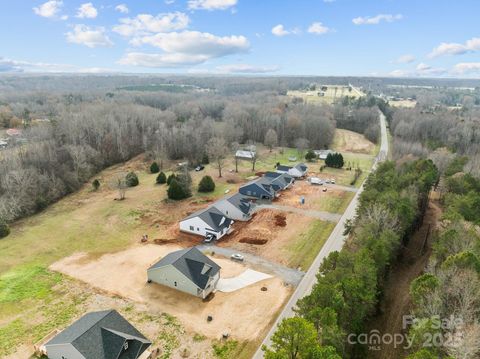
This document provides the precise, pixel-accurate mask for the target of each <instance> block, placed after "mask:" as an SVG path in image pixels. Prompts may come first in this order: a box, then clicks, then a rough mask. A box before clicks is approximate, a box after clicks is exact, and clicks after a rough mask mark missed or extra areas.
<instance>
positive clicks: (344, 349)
mask: <svg viewBox="0 0 480 359" xmlns="http://www.w3.org/2000/svg"><path fill="white" fill-rule="evenodd" d="M437 177H438V171H437V169H436V168H435V165H434V164H433V162H432V161H430V160H416V161H413V162H407V163H404V164H403V165H401V166H398V167H396V166H395V164H394V163H393V162H386V163H383V164H381V165H380V166H379V167H378V169H377V170H376V172H374V173H372V174H371V175H370V176H369V177H368V179H367V181H366V184H365V190H364V192H363V193H362V194H361V196H360V204H359V209H358V212H357V216H356V218H355V220H354V222H353V223H349V224H348V225H347V227H346V233H347V234H348V235H349V237H348V240H347V241H346V243H345V245H344V247H343V249H342V250H341V251H340V252H333V253H331V254H330V255H329V256H328V257H327V258H326V259H325V260H324V262H323V263H322V265H321V267H320V270H319V273H318V274H317V283H316V284H315V285H314V287H313V289H312V292H311V294H309V295H308V296H306V297H304V298H302V299H301V300H299V302H298V303H297V310H296V313H297V318H293V319H286V320H285V321H284V322H283V323H282V325H281V326H280V332H277V333H279V334H277V333H276V334H275V335H274V336H273V339H272V341H273V346H272V349H267V350H266V357H267V358H311V359H316V358H349V357H352V358H353V357H363V356H364V355H365V350H366V348H364V347H362V346H361V345H355V344H354V343H348V341H347V338H348V336H349V335H350V334H354V335H358V334H360V333H362V332H363V331H364V330H365V323H366V322H367V320H368V319H369V318H371V316H372V315H373V314H374V313H375V310H376V306H377V304H378V301H379V297H380V295H381V292H382V287H383V285H384V278H385V275H386V273H387V272H388V270H389V265H390V263H391V262H392V261H393V259H394V258H395V256H396V254H397V253H398V249H399V247H400V246H401V244H402V241H405V240H407V239H408V235H409V234H410V233H411V232H412V231H413V230H414V229H415V228H417V227H418V225H419V223H420V222H421V219H422V217H423V212H424V210H425V206H426V201H427V198H428V193H429V191H430V188H431V187H432V186H433V185H434V183H435V182H436V180H437ZM298 321H300V322H302V323H303V324H302V325H301V327H302V328H304V329H302V330H303V332H302V333H298V334H297V337H292V336H291V337H287V338H286V337H285V336H284V335H283V334H282V332H284V331H285V330H287V329H291V327H292V326H296V327H299V324H298V323H297V322H298ZM312 328H314V334H315V336H314V341H313V342H314V343H315V345H313V346H311V348H315V352H310V351H309V350H310V349H309V347H306V346H305V347H303V349H299V350H300V352H298V351H297V352H296V353H295V354H294V353H292V348H297V346H296V345H295V342H298V341H299V340H300V339H298V337H300V338H303V335H305V336H306V337H307V338H309V337H311V333H312ZM319 348H321V349H322V350H321V351H319ZM295 350H296V349H295ZM325 351H327V352H329V353H330V354H329V355H330V356H325V354H324V352H325ZM322 355H324V356H322Z"/></svg>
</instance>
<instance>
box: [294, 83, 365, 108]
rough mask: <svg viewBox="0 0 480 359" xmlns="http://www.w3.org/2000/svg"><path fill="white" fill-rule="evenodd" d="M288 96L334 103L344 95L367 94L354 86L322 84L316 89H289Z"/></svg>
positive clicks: (361, 95)
mask: <svg viewBox="0 0 480 359" xmlns="http://www.w3.org/2000/svg"><path fill="white" fill-rule="evenodd" d="M287 95H288V96H291V97H298V98H301V99H303V101H305V102H306V103H327V104H333V103H335V102H337V101H339V100H341V99H342V98H343V97H347V96H348V97H353V98H359V97H363V96H366V95H365V94H364V93H363V92H362V91H361V90H359V89H357V88H356V87H353V86H338V85H322V86H317V88H316V89H315V90H304V91H288V92H287Z"/></svg>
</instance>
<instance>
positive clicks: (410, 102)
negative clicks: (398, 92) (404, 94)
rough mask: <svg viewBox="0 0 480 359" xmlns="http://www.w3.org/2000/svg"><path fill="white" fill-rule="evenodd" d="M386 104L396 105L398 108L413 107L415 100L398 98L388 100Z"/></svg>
mask: <svg viewBox="0 0 480 359" xmlns="http://www.w3.org/2000/svg"><path fill="white" fill-rule="evenodd" d="M388 104H389V105H390V106H392V107H398V108H414V107H415V106H417V101H415V100H399V101H394V100H389V101H388Z"/></svg>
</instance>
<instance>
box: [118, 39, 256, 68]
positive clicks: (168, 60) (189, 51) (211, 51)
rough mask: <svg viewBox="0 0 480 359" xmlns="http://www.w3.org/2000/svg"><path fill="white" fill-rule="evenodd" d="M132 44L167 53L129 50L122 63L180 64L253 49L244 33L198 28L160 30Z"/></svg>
mask: <svg viewBox="0 0 480 359" xmlns="http://www.w3.org/2000/svg"><path fill="white" fill-rule="evenodd" d="M132 43H133V44H134V45H151V46H154V47H157V48H159V49H161V50H163V51H164V52H163V53H160V54H148V53H142V52H130V53H127V54H126V55H125V56H124V57H123V58H122V59H121V60H120V62H119V63H121V64H123V65H135V66H144V67H180V66H185V65H197V64H201V63H204V62H206V61H207V60H210V59H212V58H218V57H223V56H228V55H232V54H237V53H242V52H246V51H248V49H249V48H250V44H249V42H248V40H247V38H245V37H244V36H235V35H232V36H223V37H219V36H215V35H213V34H210V33H204V32H198V31H183V32H170V33H159V34H155V35H151V36H144V37H138V38H135V39H134V40H133V41H132Z"/></svg>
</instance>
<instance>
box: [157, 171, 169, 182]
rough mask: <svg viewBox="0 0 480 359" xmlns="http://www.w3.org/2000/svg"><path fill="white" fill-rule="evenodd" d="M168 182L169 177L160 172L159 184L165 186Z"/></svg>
mask: <svg viewBox="0 0 480 359" xmlns="http://www.w3.org/2000/svg"><path fill="white" fill-rule="evenodd" d="M166 182H167V176H165V173H163V172H160V173H159V174H158V176H157V184H164V183H166Z"/></svg>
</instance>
